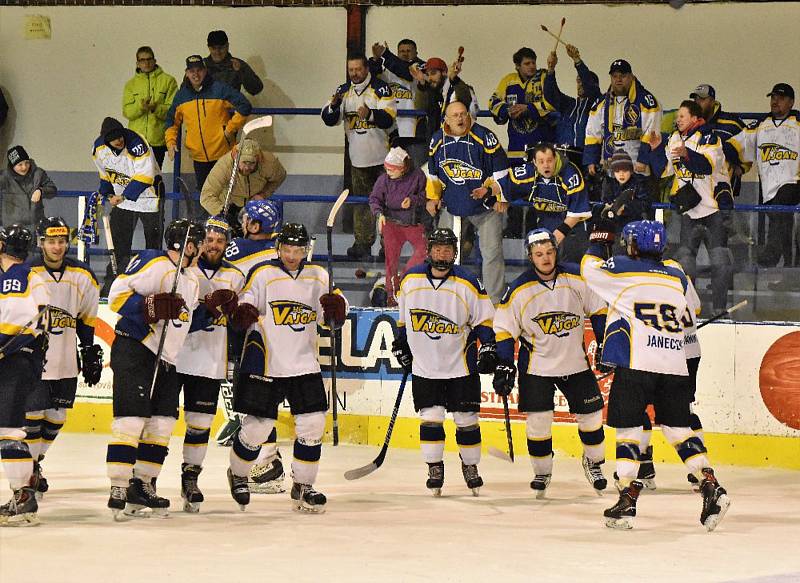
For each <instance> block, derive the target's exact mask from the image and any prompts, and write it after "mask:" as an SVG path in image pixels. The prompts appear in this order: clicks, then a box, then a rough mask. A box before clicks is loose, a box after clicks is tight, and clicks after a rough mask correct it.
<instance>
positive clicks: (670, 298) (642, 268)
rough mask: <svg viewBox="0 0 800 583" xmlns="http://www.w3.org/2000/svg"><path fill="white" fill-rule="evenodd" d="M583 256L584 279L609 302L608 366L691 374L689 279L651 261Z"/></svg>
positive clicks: (673, 269)
mask: <svg viewBox="0 0 800 583" xmlns="http://www.w3.org/2000/svg"><path fill="white" fill-rule="evenodd" d="M591 252H592V248H591V247H590V248H589V251H588V252H587V254H586V255H584V257H583V261H582V263H581V275H582V276H583V278H584V279H585V280H586V283H587V284H588V286H589V287H590V288H591V289H592V290H593V291H594V292H595V293H596V294H597V295H599V296H600V297H602V298H603V299H604V300H605V301H606V302H607V303H608V318H607V322H606V334H605V342H604V344H603V362H604V363H607V364H610V365H614V366H619V367H622V368H629V369H632V370H639V371H646V372H655V373H664V374H674V375H681V376H686V375H688V369H687V368H686V356H685V354H684V350H683V345H684V332H683V324H682V320H683V318H684V317H685V316H686V310H687V301H686V288H687V286H688V283H687V278H686V276H685V275H684V274H683V271H681V270H680V269H677V268H675V267H669V266H666V265H664V264H663V263H661V262H660V261H655V260H651V259H631V258H630V257H625V256H621V255H616V256H614V257H612V258H611V259H608V260H607V261H603V260H602V259H601V258H600V257H598V256H595V255H592V254H591Z"/></svg>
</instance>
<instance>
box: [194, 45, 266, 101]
mask: <svg viewBox="0 0 800 583" xmlns="http://www.w3.org/2000/svg"><path fill="white" fill-rule="evenodd" d="M208 52H209V55H208V56H207V57H206V58H205V59H204V61H205V64H206V68H207V69H208V72H209V73H211V75H212V76H213V77H214V79H216V80H217V81H221V82H223V83H225V84H227V85H230V86H231V87H233V88H234V89H236V91H241V90H242V87H244V90H245V91H247V92H248V93H249V94H250V95H258V94H259V93H261V91H262V90H263V89H264V83H262V82H261V79H259V78H258V75H256V74H255V72H254V71H253V69H252V68H251V67H250V65H248V64H247V63H246V62H245V61H243V60H242V59H237V58H236V57H234V56H232V55H231V54H230V52H228V35H227V34H225V31H224V30H212V31H211V32H209V33H208Z"/></svg>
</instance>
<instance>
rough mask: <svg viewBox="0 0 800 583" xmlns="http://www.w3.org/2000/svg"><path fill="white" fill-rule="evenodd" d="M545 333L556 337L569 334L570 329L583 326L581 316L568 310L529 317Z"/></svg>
mask: <svg viewBox="0 0 800 583" xmlns="http://www.w3.org/2000/svg"><path fill="white" fill-rule="evenodd" d="M531 320H533V321H534V322H536V323H537V324H539V328H541V329H542V332H544V333H545V334H552V335H553V336H556V337H558V338H563V337H564V336H569V333H570V330H574V329H575V328H579V327H582V326H583V317H582V316H577V315H575V314H571V313H569V312H544V313H542V314H539V315H538V316H537V317H535V318H531Z"/></svg>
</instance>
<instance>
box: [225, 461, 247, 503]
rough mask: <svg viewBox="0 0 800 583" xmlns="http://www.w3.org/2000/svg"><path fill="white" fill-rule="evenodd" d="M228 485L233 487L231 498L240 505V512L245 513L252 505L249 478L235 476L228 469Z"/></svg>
mask: <svg viewBox="0 0 800 583" xmlns="http://www.w3.org/2000/svg"><path fill="white" fill-rule="evenodd" d="M228 485H229V486H230V487H231V496H233V499H234V500H236V503H237V504H238V505H239V510H241V511H242V512H244V511H245V510H246V509H247V505H248V504H250V488H249V487H248V486H247V478H245V477H244V476H237V475H235V474H234V473H233V472H232V471H231V469H230V468H228Z"/></svg>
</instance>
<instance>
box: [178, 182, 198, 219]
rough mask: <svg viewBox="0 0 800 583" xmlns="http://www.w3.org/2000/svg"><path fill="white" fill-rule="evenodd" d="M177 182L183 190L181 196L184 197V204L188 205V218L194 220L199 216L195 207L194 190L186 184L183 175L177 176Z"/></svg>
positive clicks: (179, 188) (180, 189)
mask: <svg viewBox="0 0 800 583" xmlns="http://www.w3.org/2000/svg"><path fill="white" fill-rule="evenodd" d="M175 182H177V183H178V190H179V191H180V192H181V197H182V198H183V204H185V205H186V213H187V215H188V216H187V217H186V218H187V219H189V220H190V221H193V220H194V218H195V216H197V214H196V210H197V209H196V208H195V204H194V197H193V196H192V191H191V190H189V186H188V185H187V184H186V181H185V180H184V179H183V178H182V177H180V176H176V177H175Z"/></svg>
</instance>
